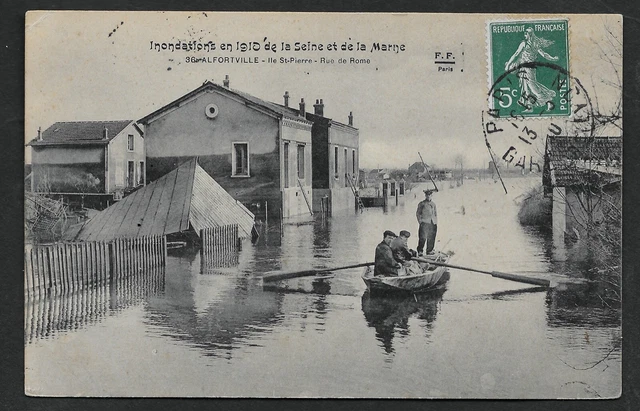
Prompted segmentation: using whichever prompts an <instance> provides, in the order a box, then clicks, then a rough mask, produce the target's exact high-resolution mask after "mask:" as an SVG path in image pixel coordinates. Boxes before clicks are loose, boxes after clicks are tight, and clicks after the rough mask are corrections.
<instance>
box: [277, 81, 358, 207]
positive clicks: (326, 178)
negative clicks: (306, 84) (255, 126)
mask: <svg viewBox="0 0 640 411" xmlns="http://www.w3.org/2000/svg"><path fill="white" fill-rule="evenodd" d="M287 94H288V93H287ZM287 94H285V106H286V104H287V103H286V100H287ZM313 107H314V113H306V118H307V120H309V121H311V122H312V123H313V126H312V129H311V135H312V141H313V144H312V146H311V147H312V148H311V151H312V153H313V207H314V210H315V211H319V210H320V207H321V206H320V202H321V199H322V198H323V197H325V196H328V197H329V201H330V207H331V210H333V211H337V210H353V209H354V208H355V204H356V202H355V191H356V190H357V189H358V186H359V179H360V175H359V172H358V170H359V161H360V160H359V159H360V141H359V140H360V136H359V131H358V129H357V128H355V127H353V114H352V113H349V117H348V119H349V121H348V122H349V124H343V123H340V122H338V121H335V120H332V119H330V118H326V117H324V102H323V101H322V100H316V104H314V106H313Z"/></svg>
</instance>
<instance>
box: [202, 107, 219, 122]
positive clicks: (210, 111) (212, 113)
mask: <svg viewBox="0 0 640 411" xmlns="http://www.w3.org/2000/svg"><path fill="white" fill-rule="evenodd" d="M219 111H220V110H219V109H218V106H217V105H215V104H213V103H211V104H207V107H205V108H204V114H205V115H206V116H207V117H208V118H211V119H214V118H216V117H218V112H219Z"/></svg>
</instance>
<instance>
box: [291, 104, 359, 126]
mask: <svg viewBox="0 0 640 411" xmlns="http://www.w3.org/2000/svg"><path fill="white" fill-rule="evenodd" d="M291 110H293V111H295V112H296V113H299V112H300V110H296V109H291ZM306 118H307V120H311V121H313V122H314V123H315V122H316V121H318V119H322V120H324V121H326V122H327V123H329V124H331V125H336V126H338V127H343V128H346V129H347V130H350V131H351V132H357V131H358V129H357V128H356V127H354V126H350V125H348V124H344V123H341V122H339V121H336V120H334V119H332V118H329V117H324V116H321V115H318V114H315V113H311V112H307V113H306Z"/></svg>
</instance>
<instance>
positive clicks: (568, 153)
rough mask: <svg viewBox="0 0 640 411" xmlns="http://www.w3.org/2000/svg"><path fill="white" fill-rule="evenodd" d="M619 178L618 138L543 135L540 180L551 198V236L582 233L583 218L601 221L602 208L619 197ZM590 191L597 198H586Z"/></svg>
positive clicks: (620, 159) (619, 143) (619, 147)
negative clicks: (542, 162) (604, 199)
mask: <svg viewBox="0 0 640 411" xmlns="http://www.w3.org/2000/svg"><path fill="white" fill-rule="evenodd" d="M621 180H622V137H592V138H589V137H565V136H549V137H547V142H546V146H545V155H544V166H543V175H542V182H543V186H544V191H545V194H546V195H547V196H550V197H551V198H552V203H553V205H552V220H553V235H554V238H557V239H560V240H561V239H564V235H565V233H570V234H573V233H578V235H581V234H583V233H584V231H583V228H584V222H585V221H587V220H590V221H591V222H592V223H594V224H599V223H600V222H602V221H603V220H604V212H605V211H604V208H603V207H605V206H606V205H607V204H609V203H614V204H615V203H617V202H619V200H620V196H621ZM592 194H593V195H595V196H596V197H598V198H595V197H594V198H592V200H593V201H588V199H587V196H590V195H592ZM601 196H608V197H609V198H610V200H609V201H603V200H602V199H601V198H599V197H601Z"/></svg>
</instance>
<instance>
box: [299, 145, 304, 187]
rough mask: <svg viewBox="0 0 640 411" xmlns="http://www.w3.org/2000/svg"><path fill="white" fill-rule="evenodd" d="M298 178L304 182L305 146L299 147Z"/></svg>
mask: <svg viewBox="0 0 640 411" xmlns="http://www.w3.org/2000/svg"><path fill="white" fill-rule="evenodd" d="M298 178H299V179H300V180H303V181H304V146H303V145H298Z"/></svg>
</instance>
